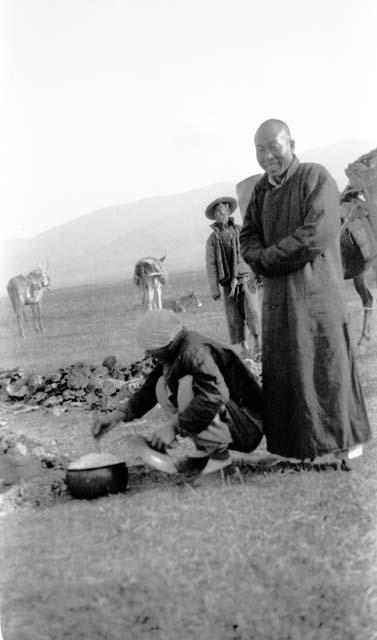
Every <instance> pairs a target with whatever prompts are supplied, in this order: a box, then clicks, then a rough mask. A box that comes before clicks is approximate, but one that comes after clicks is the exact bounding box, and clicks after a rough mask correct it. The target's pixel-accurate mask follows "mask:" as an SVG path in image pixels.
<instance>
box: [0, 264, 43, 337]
mask: <svg viewBox="0 0 377 640" xmlns="http://www.w3.org/2000/svg"><path fill="white" fill-rule="evenodd" d="M46 269H47V265H45V266H43V267H42V266H38V267H36V268H35V269H33V271H30V273H28V274H27V276H15V277H14V278H11V279H10V280H9V282H8V284H7V290H8V295H9V297H10V299H11V302H12V307H13V311H14V313H15V314H16V318H17V324H18V330H19V333H20V336H21V337H22V338H24V337H25V334H24V320H25V319H26V318H25V307H26V306H30V308H31V312H32V317H33V324H34V330H35V332H36V333H37V332H38V331H40V332H41V333H43V332H44V328H43V324H42V318H41V310H40V306H39V305H40V302H41V299H42V295H43V291H44V289H49V288H50V277H49V275H48V274H47V271H46Z"/></svg>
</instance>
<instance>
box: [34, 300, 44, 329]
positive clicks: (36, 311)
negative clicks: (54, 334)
mask: <svg viewBox="0 0 377 640" xmlns="http://www.w3.org/2000/svg"><path fill="white" fill-rule="evenodd" d="M35 315H36V318H37V324H38V326H39V330H40V332H41V333H44V326H43V323H42V316H41V308H40V306H39V304H38V303H37V304H36V305H35Z"/></svg>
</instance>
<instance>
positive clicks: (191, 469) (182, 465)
mask: <svg viewBox="0 0 377 640" xmlns="http://www.w3.org/2000/svg"><path fill="white" fill-rule="evenodd" d="M208 459H209V458H208V455H202V456H195V455H194V456H187V457H186V458H183V459H182V460H180V461H179V462H177V463H176V466H177V469H178V471H179V472H180V473H199V472H200V471H203V469H204V467H205V466H206V464H207V462H208Z"/></svg>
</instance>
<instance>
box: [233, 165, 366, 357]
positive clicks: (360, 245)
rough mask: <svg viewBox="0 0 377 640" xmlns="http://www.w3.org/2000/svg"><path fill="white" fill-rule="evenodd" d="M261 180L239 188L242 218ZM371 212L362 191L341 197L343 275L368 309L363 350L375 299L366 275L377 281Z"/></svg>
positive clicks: (255, 178)
mask: <svg viewBox="0 0 377 640" xmlns="http://www.w3.org/2000/svg"><path fill="white" fill-rule="evenodd" d="M350 166H351V165H350ZM348 171H349V168H347V170H346V173H347V175H348ZM261 177H262V175H261V174H257V175H254V176H249V177H248V178H245V179H244V180H242V181H241V182H239V183H238V184H237V185H236V192H237V198H238V206H239V208H240V211H241V215H242V218H244V216H245V213H246V209H247V206H248V204H249V202H250V198H251V194H252V191H253V189H254V187H255V185H256V183H257V182H258V181H259V180H260V178H261ZM369 193H370V192H369ZM371 209H372V203H371V202H370V201H369V198H365V196H364V191H363V190H362V189H361V188H360V189H357V188H355V187H351V186H348V187H347V188H346V189H345V190H344V191H343V192H342V194H341V195H340V215H341V221H342V224H341V228H340V246H341V253H342V266H343V275H344V279H345V280H350V279H352V281H353V284H354V287H355V289H356V291H357V293H358V294H359V296H360V299H361V302H362V305H363V309H364V318H363V328H362V332H361V336H360V338H359V341H358V343H357V344H358V346H359V347H360V348H364V347H365V345H366V344H367V343H368V342H369V340H370V337H371V319H372V309H373V296H372V294H371V292H370V290H369V288H368V285H367V282H366V274H367V272H368V271H369V270H370V269H373V270H374V272H375V275H376V278H377V234H376V232H375V230H374V228H373V227H372V225H371V222H372V221H373V217H372V216H371V215H370V212H371ZM372 214H373V212H372Z"/></svg>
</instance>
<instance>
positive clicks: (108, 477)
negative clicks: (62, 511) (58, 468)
mask: <svg viewBox="0 0 377 640" xmlns="http://www.w3.org/2000/svg"><path fill="white" fill-rule="evenodd" d="M66 484H67V487H68V491H69V492H70V494H71V495H72V496H73V497H74V498H84V499H87V500H90V499H92V498H99V497H100V496H105V495H108V494H110V493H119V492H121V491H125V490H126V489H127V484H128V469H127V465H126V463H125V461H124V460H121V459H120V458H117V457H116V456H113V455H111V454H110V453H89V454H88V455H86V456H82V457H81V458H79V459H78V460H75V461H74V462H71V464H70V465H69V467H68V469H67V474H66Z"/></svg>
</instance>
